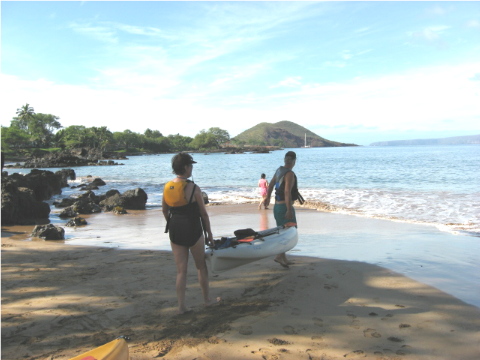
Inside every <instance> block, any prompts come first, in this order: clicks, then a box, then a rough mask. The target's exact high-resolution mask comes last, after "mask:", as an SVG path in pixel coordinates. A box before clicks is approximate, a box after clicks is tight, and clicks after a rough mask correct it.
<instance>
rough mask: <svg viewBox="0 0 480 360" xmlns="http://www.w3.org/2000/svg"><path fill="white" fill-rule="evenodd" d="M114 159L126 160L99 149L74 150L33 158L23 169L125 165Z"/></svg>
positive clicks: (26, 162)
mask: <svg viewBox="0 0 480 360" xmlns="http://www.w3.org/2000/svg"><path fill="white" fill-rule="evenodd" d="M112 159H126V157H124V156H119V155H116V154H114V153H106V152H103V151H101V150H99V149H85V148H80V149H73V150H64V151H61V152H55V153H47V154H42V155H37V156H32V157H31V158H30V159H27V160H26V161H25V163H24V165H23V166H22V167H23V168H52V167H55V168H62V167H74V166H96V165H98V166H109V165H123V164H119V163H117V162H115V161H113V160H112Z"/></svg>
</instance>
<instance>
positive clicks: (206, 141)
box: [190, 130, 217, 150]
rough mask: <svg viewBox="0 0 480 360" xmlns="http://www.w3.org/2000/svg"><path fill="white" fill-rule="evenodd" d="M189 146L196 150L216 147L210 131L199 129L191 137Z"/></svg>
mask: <svg viewBox="0 0 480 360" xmlns="http://www.w3.org/2000/svg"><path fill="white" fill-rule="evenodd" d="M190 146H191V147H192V148H194V149H197V150H210V149H215V148H217V141H216V139H215V136H214V135H213V134H212V133H209V132H207V131H205V130H200V132H199V133H198V134H197V135H195V137H194V138H193V140H192V142H191V143H190Z"/></svg>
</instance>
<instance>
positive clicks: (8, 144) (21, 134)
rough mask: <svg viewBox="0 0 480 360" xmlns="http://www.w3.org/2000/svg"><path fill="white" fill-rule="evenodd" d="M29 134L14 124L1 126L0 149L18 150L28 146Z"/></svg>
mask: <svg viewBox="0 0 480 360" xmlns="http://www.w3.org/2000/svg"><path fill="white" fill-rule="evenodd" d="M29 142H30V136H29V135H28V133H27V132H26V131H25V130H22V129H19V128H18V127H16V126H10V127H6V126H2V151H6V152H8V151H9V150H11V149H13V150H18V149H22V148H25V147H27V146H28V144H29Z"/></svg>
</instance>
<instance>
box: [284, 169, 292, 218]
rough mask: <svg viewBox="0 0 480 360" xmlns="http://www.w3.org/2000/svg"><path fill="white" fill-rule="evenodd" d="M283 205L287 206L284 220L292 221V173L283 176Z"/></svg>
mask: <svg viewBox="0 0 480 360" xmlns="http://www.w3.org/2000/svg"><path fill="white" fill-rule="evenodd" d="M284 181H285V205H287V212H286V213H285V219H287V220H290V219H293V212H292V209H293V201H292V188H293V184H294V182H295V176H294V174H293V171H289V172H288V173H286V174H285V177H284Z"/></svg>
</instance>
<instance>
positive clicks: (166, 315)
mask: <svg viewBox="0 0 480 360" xmlns="http://www.w3.org/2000/svg"><path fill="white" fill-rule="evenodd" d="M209 213H210V215H211V219H212V223H213V224H214V228H215V224H221V226H220V227H217V229H224V228H225V229H226V228H230V229H231V228H232V226H234V225H233V224H234V223H238V221H239V218H240V219H242V220H243V221H244V223H249V222H250V223H255V225H256V224H258V221H259V220H258V212H257V211H252V210H251V206H250V207H248V206H212V207H209ZM234 214H235V216H234ZM316 216H319V219H320V220H319V221H321V220H322V217H323V216H328V214H316ZM107 217H108V219H109V226H112V223H111V221H112V219H115V220H114V221H117V222H119V223H121V224H123V226H125V227H126V228H129V229H132V228H134V227H135V223H136V221H138V219H139V216H135V215H134V214H132V215H125V216H123V217H121V216H120V217H119V216H117V217H112V216H110V215H109V214H100V215H94V216H92V217H91V220H92V221H91V224H92V225H88V226H89V227H90V228H89V230H88V231H94V229H95V221H101V219H102V218H103V219H105V218H107ZM140 218H142V219H143V220H142V221H154V219H150V220H148V219H147V220H145V218H144V217H141V216H140ZM349 218H350V219H351V221H358V218H355V219H354V217H345V218H344V219H345V220H342V221H344V222H345V223H343V224H338V223H337V224H336V225H335V226H337V227H339V228H341V227H343V228H348V226H349V223H348V221H349V220H348V219H349ZM342 219H343V218H342ZM363 221H371V220H368V219H364V220H363ZM163 224H164V222H163V220H162V221H159V229H158V232H159V233H162V236H163V227H162V225H163ZM115 225H116V224H113V226H115ZM117 225H118V224H117ZM260 225H261V224H260ZM88 226H87V227H88ZM302 226H303V227H304V228H305V227H308V226H314V224H312V225H307V223H304V224H302ZM32 228H33V227H28V226H26V227H20V226H15V227H2V283H1V286H2V349H1V351H2V355H1V356H2V359H42V360H43V359H58V360H61V359H69V358H71V357H73V356H76V355H78V354H80V353H82V352H85V351H87V350H89V349H91V348H94V347H96V346H99V345H102V344H104V343H106V342H109V341H111V340H113V339H114V338H116V337H118V336H121V335H124V336H128V337H129V338H130V340H129V350H130V356H131V359H153V358H164V359H202V360H206V359H212V360H213V359H271V360H273V359H318V360H319V359H324V360H329V359H345V358H348V359H365V358H366V359H448V360H451V359H464V360H467V359H472V360H473V359H478V358H480V309H479V308H477V307H475V306H472V305H468V304H466V303H464V302H462V301H460V300H458V299H456V298H455V297H453V296H451V295H448V294H446V293H444V292H441V291H439V290H437V289H436V288H433V287H430V286H428V285H424V284H422V283H419V282H417V281H414V280H412V279H410V278H408V277H405V276H402V275H400V274H398V273H395V272H393V271H391V270H388V269H385V268H382V267H379V266H375V265H370V264H366V263H361V262H354V261H340V260H328V259H318V258H310V257H303V256H291V259H293V260H294V261H295V264H294V265H292V266H291V267H290V269H284V268H282V267H280V266H279V265H278V264H276V263H275V262H274V261H273V258H272V259H264V260H260V261H257V262H254V263H252V264H250V265H248V266H243V267H239V268H236V269H234V270H230V271H226V272H223V273H219V274H211V275H210V279H211V289H212V295H214V296H220V297H221V298H222V301H221V302H220V303H219V304H217V305H214V306H210V307H204V306H203V305H202V304H201V295H200V288H199V286H198V283H197V279H196V271H195V269H194V266H193V262H191V263H190V267H189V278H188V289H187V303H188V304H189V305H190V307H191V308H192V311H190V312H188V313H186V314H182V315H176V295H175V266H174V261H173V257H172V254H171V253H170V252H166V251H152V250H124V249H123V250H119V249H114V248H107V247H88V246H78V245H65V244H63V243H55V242H46V241H24V240H25V239H26V238H27V237H28V234H29V232H31V229H32ZM97 229H98V228H97ZM307 230H308V229H307ZM219 231H221V230H219ZM214 235H223V234H215V231H214ZM102 236H103V234H102ZM300 241H301V239H300ZM472 291H475V289H472ZM477 291H478V289H477Z"/></svg>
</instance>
